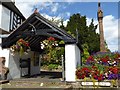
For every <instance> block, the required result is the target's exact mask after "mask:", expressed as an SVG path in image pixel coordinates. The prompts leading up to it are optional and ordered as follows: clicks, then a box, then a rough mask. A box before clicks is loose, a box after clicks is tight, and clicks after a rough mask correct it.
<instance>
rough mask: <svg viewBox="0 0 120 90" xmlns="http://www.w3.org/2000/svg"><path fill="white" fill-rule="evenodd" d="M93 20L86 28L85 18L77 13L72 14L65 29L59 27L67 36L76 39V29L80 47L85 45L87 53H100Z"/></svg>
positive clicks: (98, 38)
mask: <svg viewBox="0 0 120 90" xmlns="http://www.w3.org/2000/svg"><path fill="white" fill-rule="evenodd" d="M93 22H94V20H93V19H92V20H91V23H90V25H89V26H87V22H86V16H81V15H80V14H79V13H77V14H73V15H72V16H71V17H70V19H69V21H68V23H67V26H66V27H63V25H62V26H61V28H63V29H65V30H66V31H67V32H68V33H69V34H71V35H72V36H74V37H76V29H77V30H78V34H79V37H78V39H79V43H80V45H84V44H87V45H88V47H89V48H88V51H89V53H90V54H91V53H93V52H94V53H95V52H98V51H100V36H99V34H97V33H96V29H97V25H94V23H93Z"/></svg>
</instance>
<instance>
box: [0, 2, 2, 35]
mask: <svg viewBox="0 0 120 90" xmlns="http://www.w3.org/2000/svg"><path fill="white" fill-rule="evenodd" d="M1 17H2V5H1V4H0V27H1ZM0 34H1V33H0Z"/></svg>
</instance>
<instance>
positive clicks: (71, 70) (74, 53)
mask: <svg viewBox="0 0 120 90" xmlns="http://www.w3.org/2000/svg"><path fill="white" fill-rule="evenodd" d="M80 61H81V59H80V50H79V48H78V47H77V45H76V44H66V45H65V79H66V81H68V82H74V81H76V75H75V72H76V68H77V66H78V65H80Z"/></svg>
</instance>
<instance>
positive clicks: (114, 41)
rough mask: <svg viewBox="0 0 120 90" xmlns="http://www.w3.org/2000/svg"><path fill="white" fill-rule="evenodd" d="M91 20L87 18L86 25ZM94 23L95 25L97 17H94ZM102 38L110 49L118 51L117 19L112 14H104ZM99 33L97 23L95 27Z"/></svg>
mask: <svg viewBox="0 0 120 90" xmlns="http://www.w3.org/2000/svg"><path fill="white" fill-rule="evenodd" d="M90 22H91V18H87V25H89V24H90ZM94 24H95V25H97V24H98V21H97V19H94ZM103 30H104V38H105V40H106V42H107V44H108V48H109V49H110V50H111V51H118V19H116V18H115V17H114V16H112V15H107V16H104V18H103ZM96 32H97V33H99V25H98V27H97V31H96Z"/></svg>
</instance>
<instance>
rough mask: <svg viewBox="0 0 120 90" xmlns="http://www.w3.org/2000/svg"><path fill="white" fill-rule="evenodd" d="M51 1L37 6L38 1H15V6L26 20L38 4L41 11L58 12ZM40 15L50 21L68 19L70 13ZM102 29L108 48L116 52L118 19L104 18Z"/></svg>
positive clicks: (56, 4) (95, 22) (95, 21)
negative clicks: (55, 15)
mask: <svg viewBox="0 0 120 90" xmlns="http://www.w3.org/2000/svg"><path fill="white" fill-rule="evenodd" d="M45 1H49V2H51V3H45ZM52 1H53V0H41V2H42V3H40V4H38V3H37V2H38V0H29V1H26V2H25V0H16V6H17V7H18V8H19V10H20V11H21V12H22V13H23V15H24V16H25V17H26V18H27V17H28V16H30V15H31V14H32V13H33V9H34V7H35V5H36V4H38V6H39V8H40V9H42V7H43V8H45V7H48V6H53V7H54V8H51V11H52V12H54V13H56V12H57V10H58V7H59V4H58V3H53V2H52ZM40 5H41V6H40ZM42 15H43V16H44V17H46V18H47V19H52V18H56V19H64V18H65V17H67V18H68V17H69V16H70V12H64V13H60V14H59V15H58V16H57V17H52V16H49V15H47V14H42ZM67 22H68V19H66V20H65V21H64V22H63V24H64V25H65V26H66V25H67ZM90 22H91V18H87V25H89V24H90ZM94 24H95V25H97V24H98V21H97V19H95V18H94ZM98 27H99V26H98ZM103 28H104V37H105V40H106V42H107V44H108V48H109V49H110V50H111V51H116V50H118V19H116V18H115V17H114V16H112V15H107V16H104V18H103ZM97 33H99V28H97ZM119 40H120V36H119ZM119 43H120V41H119Z"/></svg>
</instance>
